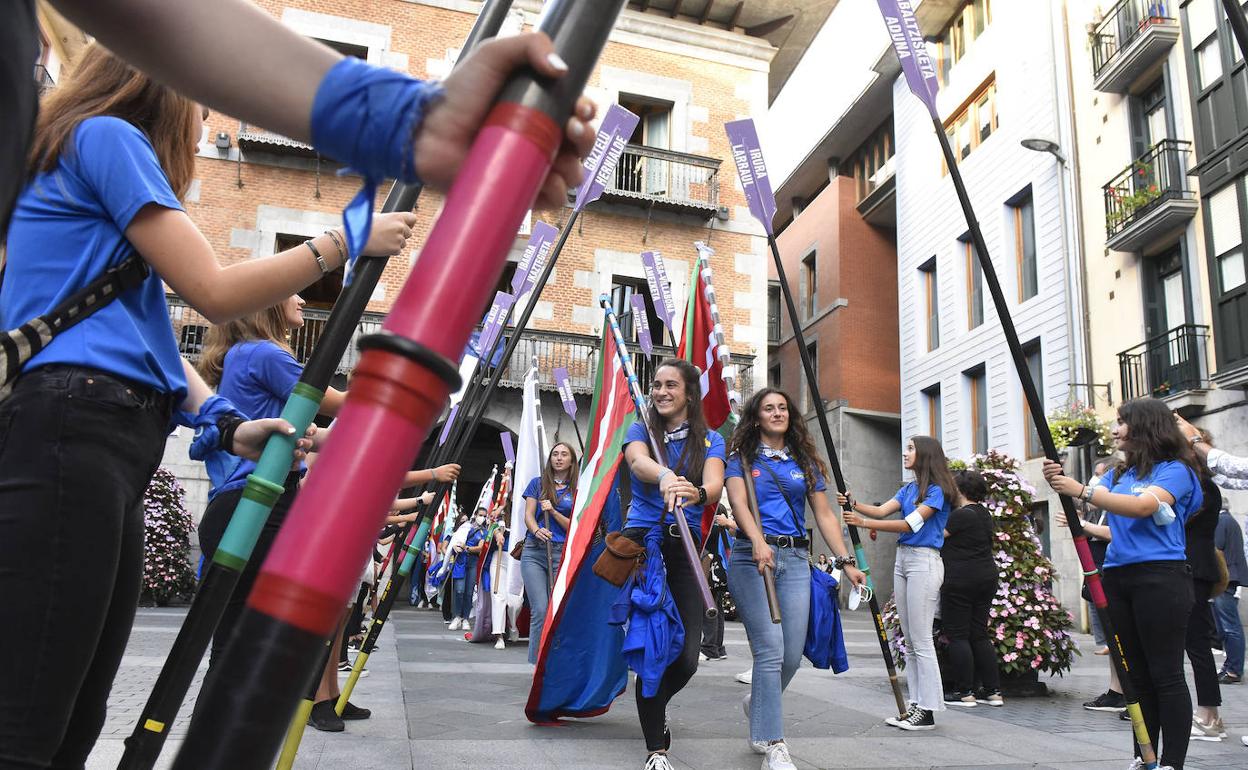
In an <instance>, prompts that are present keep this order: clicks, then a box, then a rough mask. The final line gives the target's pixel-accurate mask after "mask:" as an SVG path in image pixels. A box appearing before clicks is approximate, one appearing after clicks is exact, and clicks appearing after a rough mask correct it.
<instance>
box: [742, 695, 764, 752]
mask: <svg viewBox="0 0 1248 770" xmlns="http://www.w3.org/2000/svg"><path fill="white" fill-rule="evenodd" d="M741 710H742V711H744V712H745V725H746V733H749V725H750V696H749V695H747V696H745V698H743V699H742V700H741ZM745 740H746V742H748V743H749V744H750V751H752V752H754V753H755V754H766V753H767V741H756V740H754V739H752V738H749V737H747V738H746V739H745Z"/></svg>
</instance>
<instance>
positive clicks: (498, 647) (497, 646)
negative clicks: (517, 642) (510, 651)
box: [494, 636, 507, 650]
mask: <svg viewBox="0 0 1248 770" xmlns="http://www.w3.org/2000/svg"><path fill="white" fill-rule="evenodd" d="M494 649H496V650H505V649H507V643H506V642H504V641H503V637H501V636H500V637H498V641H496V642H494Z"/></svg>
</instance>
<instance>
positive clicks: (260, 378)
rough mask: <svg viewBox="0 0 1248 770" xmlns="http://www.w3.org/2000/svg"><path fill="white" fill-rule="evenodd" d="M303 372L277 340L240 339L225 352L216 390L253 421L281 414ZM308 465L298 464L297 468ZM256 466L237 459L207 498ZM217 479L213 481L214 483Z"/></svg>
mask: <svg viewBox="0 0 1248 770" xmlns="http://www.w3.org/2000/svg"><path fill="white" fill-rule="evenodd" d="M302 375H303V367H302V366H300V365H299V362H298V361H296V360H295V357H294V356H293V355H291V354H290V351H288V350H285V349H284V348H282V347H281V346H279V345H277V343H274V342H270V341H268V340H252V341H248V342H240V343H238V344H237V345H235V346H234V347H232V348H230V349H229V350H228V351H226V354H225V365H224V366H223V367H222V369H221V385H220V386H219V387H218V388H217V393H218V394H220V395H222V396H224V397H225V398H227V399H229V400H230V402H231V403H233V404H234V406H236V407H238V410H239V411H240V412H242V413H243V414H245V415H247V417H248V418H250V419H252V420H260V419H263V418H266V417H280V416H281V415H282V409H283V408H284V407H285V406H286V400H287V399H288V398H290V393H291V391H293V390H294V389H295V384H296V383H297V382H299V377H300V376H302ZM306 467H307V466H306V465H304V464H302V463H301V464H300V466H299V468H300V470H301V471H302V470H304V469H305V468H306ZM255 469H256V464H255V462H254V461H252V460H244V459H241V458H240V459H239V462H238V464H237V465H236V466H235V467H234V471H233V472H232V473H231V474H230V475H229V476H228V477H227V478H226V479H224V480H223V481H222V482H221V484H220V486H217V487H215V488H213V489H212V490H211V491H210V492H209V499H211V498H213V497H216V496H217V495H219V494H221V493H222V492H225V491H227V490H230V489H237V488H239V487H241V486H244V485H245V484H246V483H247V476H248V475H249V474H250V473H251V472H252V471H254V470H255ZM216 481H217V480H216V479H213V482H214V483H216Z"/></svg>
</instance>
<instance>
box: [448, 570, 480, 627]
mask: <svg viewBox="0 0 1248 770" xmlns="http://www.w3.org/2000/svg"><path fill="white" fill-rule="evenodd" d="M454 580H455V584H454V585H453V586H452V590H453V591H454V592H455V593H454V597H455V602H454V604H453V605H452V609H451V611H452V612H453V613H454V617H457V618H463V619H464V620H467V619H468V616H469V615H471V614H472V592H473V591H475V590H476V588H477V559H476V557H475V556H473V557H471V558H469V559H468V562H467V563H466V564H464V576H463V577H462V578H455V579H454Z"/></svg>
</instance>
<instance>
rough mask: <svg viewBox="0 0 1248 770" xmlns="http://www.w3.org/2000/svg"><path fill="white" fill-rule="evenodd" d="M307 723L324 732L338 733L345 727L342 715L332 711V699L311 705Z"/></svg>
mask: <svg viewBox="0 0 1248 770" xmlns="http://www.w3.org/2000/svg"><path fill="white" fill-rule="evenodd" d="M308 724H310V725H312V726H313V727H315V728H316V729H318V730H320V731H321V732H325V733H340V732H342V731H343V730H345V729H346V727H347V726H346V725H344V724H343V723H342V717H340V716H338V715H337V714H335V713H334V701H333V700H323V701H321V702H320V703H317V704H315V705H314V706H312V713H311V714H309V715H308Z"/></svg>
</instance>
